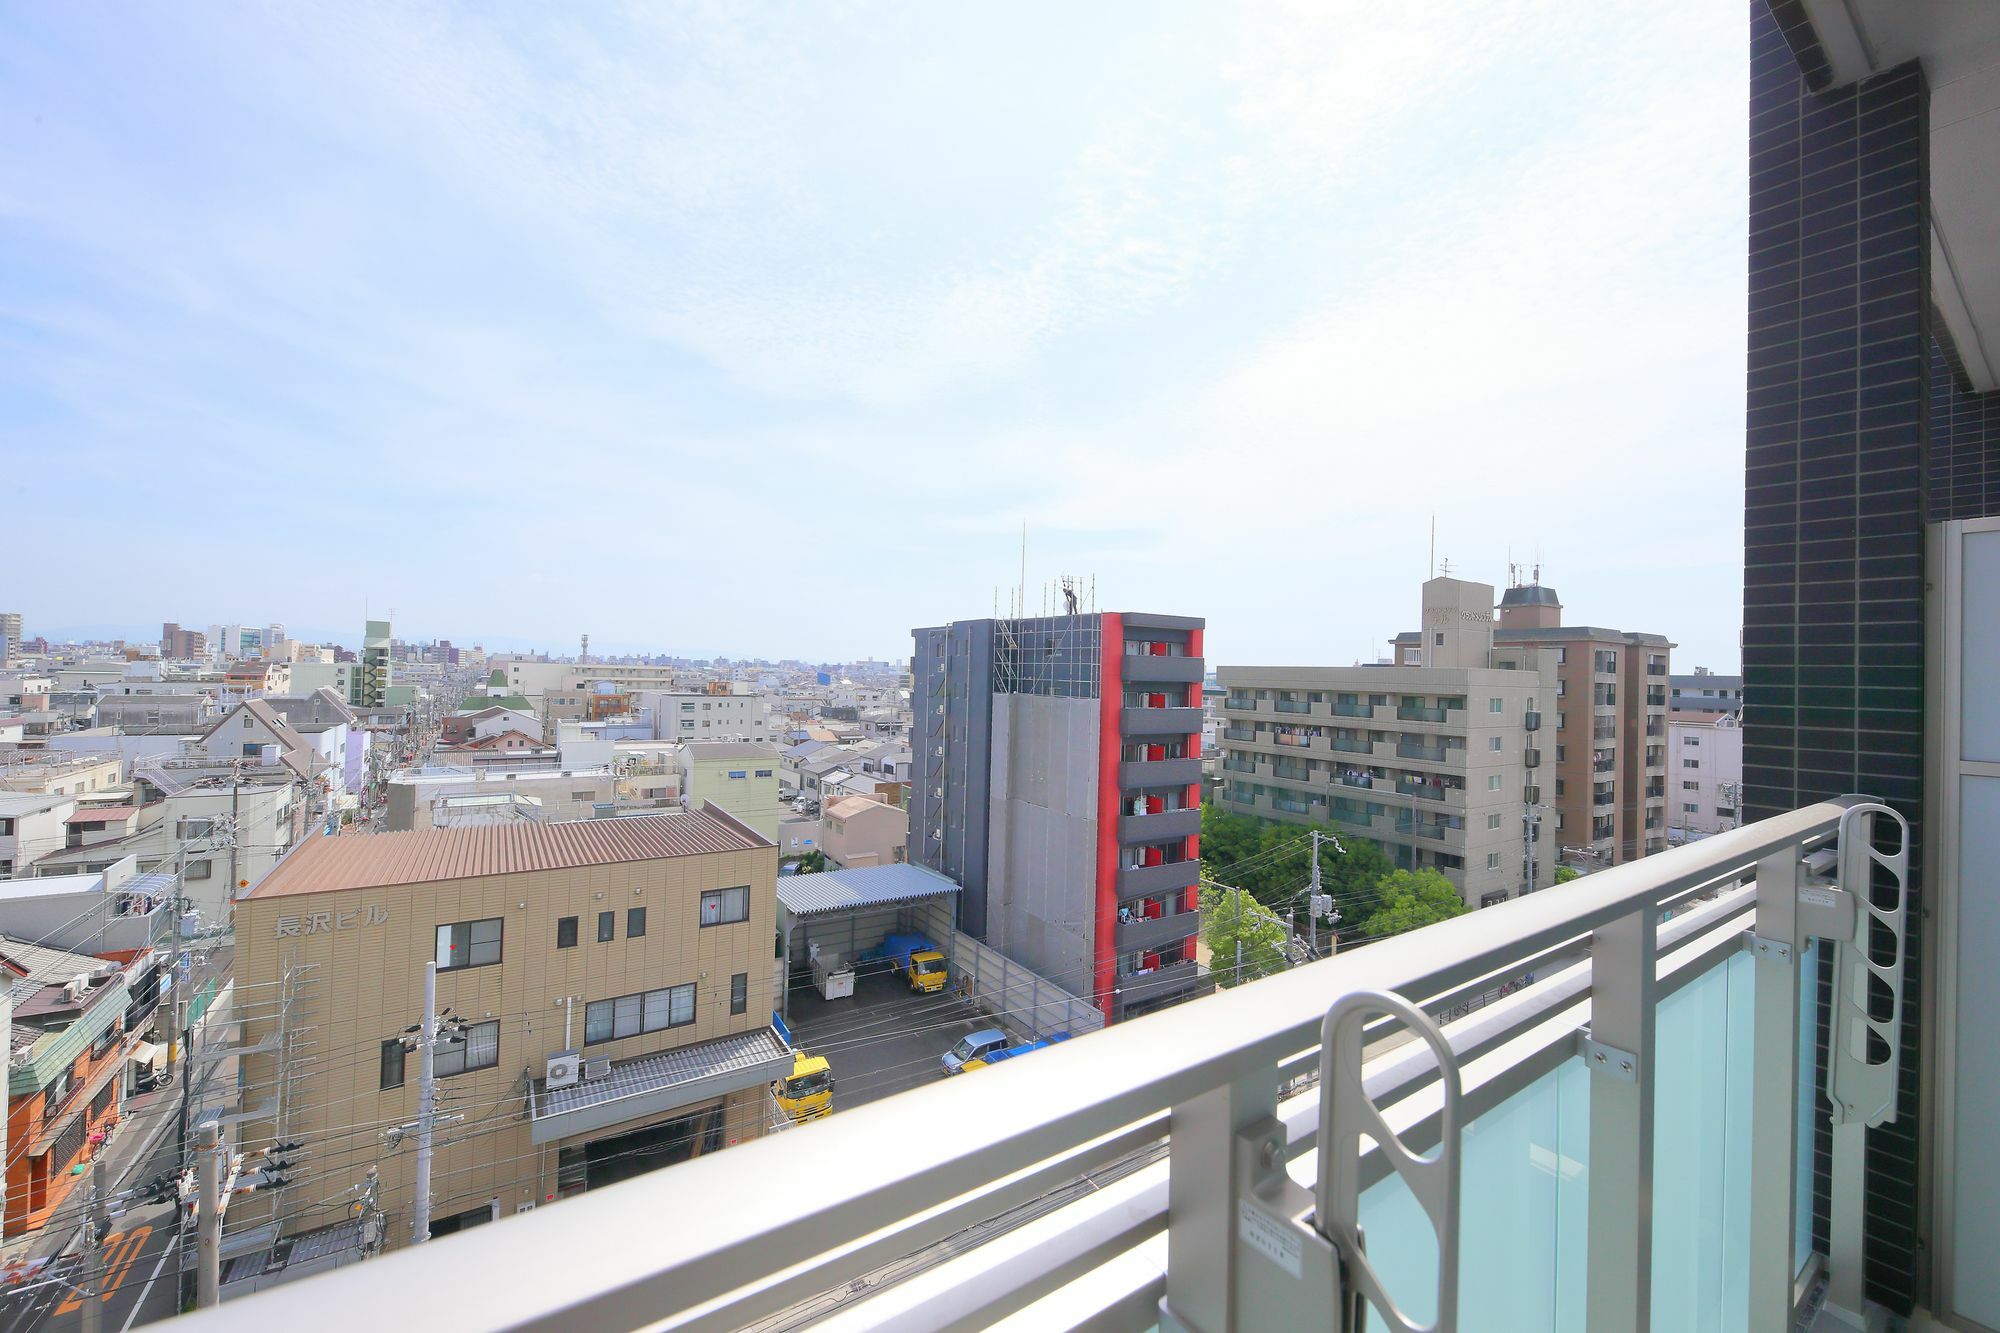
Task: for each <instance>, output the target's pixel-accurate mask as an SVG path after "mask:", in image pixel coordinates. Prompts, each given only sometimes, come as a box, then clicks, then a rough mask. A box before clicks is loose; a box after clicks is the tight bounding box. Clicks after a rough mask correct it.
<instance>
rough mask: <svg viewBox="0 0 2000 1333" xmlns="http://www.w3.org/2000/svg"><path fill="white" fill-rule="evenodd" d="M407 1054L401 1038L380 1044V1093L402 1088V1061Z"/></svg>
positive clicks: (390, 1039) (393, 1038)
mask: <svg viewBox="0 0 2000 1333" xmlns="http://www.w3.org/2000/svg"><path fill="white" fill-rule="evenodd" d="M408 1054H409V1051H408V1050H407V1049H406V1048H405V1047H404V1045H403V1039H402V1038H401V1037H391V1038H389V1040H387V1041H385V1042H383V1043H382V1091H384V1092H387V1091H388V1090H389V1089H391V1088H400V1087H402V1086H403V1059H404V1057H405V1056H407V1055H408Z"/></svg>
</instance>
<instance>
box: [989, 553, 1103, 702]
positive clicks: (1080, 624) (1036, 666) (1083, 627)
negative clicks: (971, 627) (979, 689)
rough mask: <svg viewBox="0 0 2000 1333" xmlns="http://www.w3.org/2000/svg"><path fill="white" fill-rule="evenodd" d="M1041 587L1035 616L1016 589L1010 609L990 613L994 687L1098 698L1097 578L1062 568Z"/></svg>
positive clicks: (1010, 691)
mask: <svg viewBox="0 0 2000 1333" xmlns="http://www.w3.org/2000/svg"><path fill="white" fill-rule="evenodd" d="M1041 591H1042V610H1041V614H1040V615H1039V616H1034V617H1030V616H1028V615H1027V613H1026V607H1025V606H1024V605H1023V603H1024V602H1025V601H1026V594H1025V592H1024V591H1020V590H1017V591H1016V592H1015V593H1014V594H1013V597H1012V602H1013V605H1012V607H1011V608H1010V610H1011V614H1010V615H1008V616H1004V617H998V616H996V617H995V618H994V622H993V637H994V644H993V692H994V693H995V694H1036V695H1042V696H1045V697H1050V698H1064V699H1095V698H1097V692H1098V690H1099V688H1100V687H1101V684H1102V681H1101V677H1102V674H1103V672H1102V662H1103V633H1102V630H1101V628H1100V626H1101V624H1102V621H1101V620H1100V619H1099V617H1098V614H1097V579H1096V578H1095V577H1092V578H1091V579H1090V580H1089V581H1088V582H1087V583H1086V582H1085V581H1084V580H1083V579H1082V578H1081V577H1079V576H1077V575H1073V574H1065V575H1063V576H1062V578H1061V579H1060V580H1058V581H1057V582H1055V583H1045V584H1043V585H1042V590H1041Z"/></svg>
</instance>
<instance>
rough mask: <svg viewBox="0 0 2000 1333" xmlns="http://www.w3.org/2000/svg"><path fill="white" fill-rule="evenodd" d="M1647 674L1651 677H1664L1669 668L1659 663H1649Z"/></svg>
mask: <svg viewBox="0 0 2000 1333" xmlns="http://www.w3.org/2000/svg"><path fill="white" fill-rule="evenodd" d="M1646 674H1647V675H1649V676H1664V675H1666V674H1667V668H1666V667H1665V666H1664V665H1662V664H1661V663H1658V662H1648V663H1647V664H1646Z"/></svg>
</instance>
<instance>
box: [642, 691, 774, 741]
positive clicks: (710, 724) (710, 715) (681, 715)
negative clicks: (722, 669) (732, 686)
mask: <svg viewBox="0 0 2000 1333" xmlns="http://www.w3.org/2000/svg"><path fill="white" fill-rule="evenodd" d="M637 700H638V704H639V707H640V708H641V709H643V710H646V711H648V712H649V713H650V715H651V717H652V720H653V735H654V736H655V737H656V738H658V739H660V740H677V741H768V740H770V739H772V736H771V717H770V704H769V701H768V700H766V699H765V697H764V696H763V695H761V694H717V693H708V692H702V691H671V690H642V691H640V692H639V694H638V696H637Z"/></svg>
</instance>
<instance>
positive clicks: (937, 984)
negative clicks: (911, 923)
mask: <svg viewBox="0 0 2000 1333" xmlns="http://www.w3.org/2000/svg"><path fill="white" fill-rule="evenodd" d="M875 956H878V957H884V958H887V959H889V961H890V962H891V963H893V964H894V965H895V968H896V970H897V971H898V972H900V973H902V974H903V978H904V980H906V981H908V982H909V983H910V989H911V990H913V991H916V992H917V993H918V994H920V995H931V994H934V993H936V992H938V991H941V990H943V989H944V984H945V982H946V981H947V980H948V979H949V977H950V972H951V969H950V967H949V965H947V964H946V962H945V960H944V955H943V954H942V953H940V952H938V947H937V946H936V945H935V944H932V943H931V942H930V941H929V940H928V939H925V938H924V937H923V936H922V935H891V936H890V937H889V938H888V939H886V940H884V941H882V947H881V948H880V949H879V950H877V951H876V955H875Z"/></svg>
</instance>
